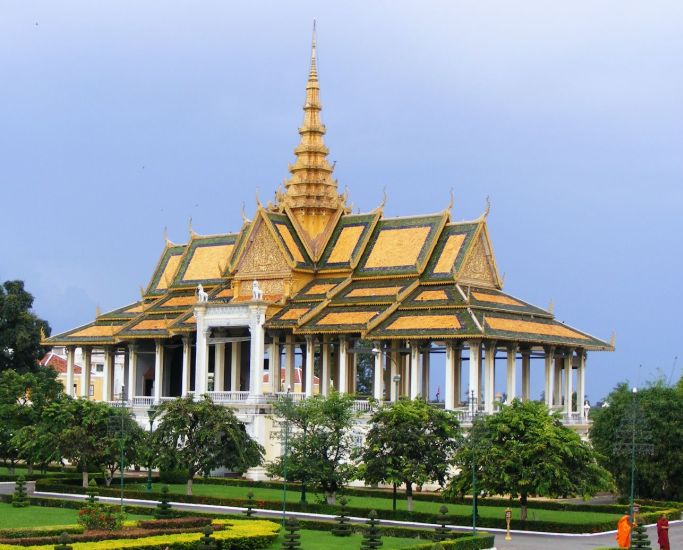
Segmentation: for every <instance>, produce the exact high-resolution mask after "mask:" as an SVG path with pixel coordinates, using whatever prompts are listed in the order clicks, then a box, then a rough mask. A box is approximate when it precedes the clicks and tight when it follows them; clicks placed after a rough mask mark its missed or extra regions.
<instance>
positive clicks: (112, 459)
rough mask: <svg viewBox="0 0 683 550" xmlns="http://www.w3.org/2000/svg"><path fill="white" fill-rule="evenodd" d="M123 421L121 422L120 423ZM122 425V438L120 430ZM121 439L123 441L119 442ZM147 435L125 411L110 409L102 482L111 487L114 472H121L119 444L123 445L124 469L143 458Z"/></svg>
mask: <svg viewBox="0 0 683 550" xmlns="http://www.w3.org/2000/svg"><path fill="white" fill-rule="evenodd" d="M122 421H123V422H122ZM122 424H123V437H121V430H122ZM122 439H123V441H121V440H122ZM146 440H147V434H146V432H145V430H143V429H142V427H141V426H140V424H138V423H137V422H136V420H135V418H134V417H133V415H132V414H131V413H130V411H128V410H127V409H121V408H116V407H111V408H110V416H109V433H108V437H107V445H106V448H105V451H104V457H103V465H104V480H105V483H106V484H107V485H108V486H109V485H111V482H112V480H113V479H114V476H115V475H116V472H119V471H121V444H122V443H123V460H124V468H125V467H126V466H129V465H131V464H136V463H138V461H139V459H140V458H141V457H142V456H143V454H144V453H143V448H144V447H145V442H146Z"/></svg>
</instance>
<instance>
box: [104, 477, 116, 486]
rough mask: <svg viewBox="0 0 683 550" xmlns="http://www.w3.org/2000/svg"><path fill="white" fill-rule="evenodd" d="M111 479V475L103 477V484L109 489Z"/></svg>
mask: <svg viewBox="0 0 683 550" xmlns="http://www.w3.org/2000/svg"><path fill="white" fill-rule="evenodd" d="M112 479H114V476H113V475H109V476H104V483H105V484H106V485H107V487H111V481H112Z"/></svg>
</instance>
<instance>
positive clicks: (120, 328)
mask: <svg viewBox="0 0 683 550" xmlns="http://www.w3.org/2000/svg"><path fill="white" fill-rule="evenodd" d="M319 91H320V90H319V84H318V72H317V63H316V44H315V35H314V39H313V46H312V53H311V67H310V71H309V76H308V82H307V85H306V103H305V105H304V123H303V125H302V127H301V128H300V130H299V133H300V134H301V142H300V145H299V146H298V147H297V148H296V149H295V154H296V157H297V159H296V162H295V163H294V164H293V165H291V166H290V172H291V178H290V179H289V180H288V181H287V182H286V183H285V190H284V192H278V193H277V195H276V196H277V200H276V203H275V204H270V205H268V206H267V207H263V206H261V205H260V204H257V210H256V214H255V216H254V218H253V219H252V220H246V219H245V221H244V223H243V225H242V228H241V229H240V231H239V232H238V233H233V234H220V235H208V236H202V235H198V234H196V233H194V232H191V234H190V239H189V241H188V243H186V244H174V243H171V242H169V241H166V243H165V246H164V249H163V251H162V254H161V257H160V259H159V261H158V263H157V266H156V268H155V270H154V273H153V274H152V277H151V280H150V282H149V284H148V286H147V288H146V289H144V290H143V292H142V296H141V299H140V300H139V301H137V302H135V303H133V304H130V305H128V306H124V307H122V308H119V309H116V310H114V311H111V312H108V313H104V314H98V315H97V318H96V319H95V320H94V321H93V322H92V323H89V324H87V325H85V326H82V327H78V328H76V329H73V330H71V331H68V332H64V333H62V334H58V335H55V336H53V337H51V338H48V339H47V340H46V341H45V343H46V344H48V345H107V344H116V343H120V342H130V341H136V340H144V339H152V338H173V337H175V336H178V335H187V334H192V333H193V332H195V330H196V323H195V318H194V307H195V304H196V298H195V290H196V288H197V285H199V284H201V285H202V286H203V288H204V290H206V291H207V292H208V296H209V307H210V306H211V304H226V303H227V304H230V303H239V302H244V301H248V300H251V287H252V281H253V280H254V279H256V280H258V281H259V284H260V286H261V289H262V290H263V293H264V299H265V300H266V301H267V302H269V304H270V306H269V308H268V311H267V314H266V325H265V326H266V329H267V330H269V331H271V332H293V333H295V334H302V335H304V334H305V335H319V334H348V335H351V336H357V337H362V338H366V339H378V340H381V339H439V340H446V339H482V338H488V339H495V340H497V341H515V342H527V343H529V344H530V345H567V346H575V347H581V348H584V349H600V350H608V349H613V347H612V345H611V344H608V343H606V342H604V341H601V340H599V339H597V338H594V337H592V336H590V335H588V334H586V333H584V332H581V331H579V330H576V329H573V328H571V327H569V326H567V325H565V324H563V323H560V322H558V321H557V320H555V319H554V317H553V315H552V313H551V312H549V311H546V310H544V309H541V308H538V307H535V306H532V305H530V304H528V303H527V302H525V301H523V300H520V299H518V298H515V297H513V296H510V295H508V294H505V293H504V292H503V291H502V280H501V278H500V276H499V274H498V268H497V266H496V261H495V257H494V254H493V248H492V245H491V240H490V238H489V233H488V229H487V224H486V218H487V214H488V209H487V212H486V213H485V214H484V215H482V216H481V217H479V218H477V219H475V220H472V221H467V222H458V223H454V222H452V221H451V218H450V206H449V208H447V209H446V210H444V211H441V212H437V213H435V214H429V215H423V216H411V217H400V218H385V217H384V216H383V211H382V207H380V208H377V209H376V210H374V211H373V212H369V213H365V214H350V213H349V212H348V210H347V208H346V206H345V197H344V196H342V195H339V194H338V192H337V182H336V181H335V180H334V179H333V178H332V171H333V167H332V166H331V165H330V164H329V163H328V161H327V154H328V150H327V148H326V147H325V145H324V142H323V135H324V133H325V127H324V126H323V125H322V123H321V121H320V110H321V106H320V98H319Z"/></svg>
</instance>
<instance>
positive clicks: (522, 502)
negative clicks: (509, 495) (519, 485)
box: [519, 495, 527, 521]
mask: <svg viewBox="0 0 683 550" xmlns="http://www.w3.org/2000/svg"><path fill="white" fill-rule="evenodd" d="M519 504H520V505H521V513H520V516H521V519H522V521H526V518H527V509H526V505H527V496H526V495H520V496H519Z"/></svg>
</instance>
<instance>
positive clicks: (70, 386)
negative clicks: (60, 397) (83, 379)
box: [64, 346, 76, 397]
mask: <svg viewBox="0 0 683 550" xmlns="http://www.w3.org/2000/svg"><path fill="white" fill-rule="evenodd" d="M75 354H76V348H75V347H74V346H67V347H66V388H64V389H65V390H66V394H67V395H70V396H71V397H75V395H74V355H75Z"/></svg>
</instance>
